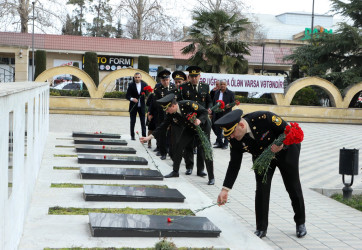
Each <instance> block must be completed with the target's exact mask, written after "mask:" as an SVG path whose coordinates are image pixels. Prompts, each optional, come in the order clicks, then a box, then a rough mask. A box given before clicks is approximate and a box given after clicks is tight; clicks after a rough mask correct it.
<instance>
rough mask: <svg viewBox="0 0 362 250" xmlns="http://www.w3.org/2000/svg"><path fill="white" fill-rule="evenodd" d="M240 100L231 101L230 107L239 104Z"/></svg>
mask: <svg viewBox="0 0 362 250" xmlns="http://www.w3.org/2000/svg"><path fill="white" fill-rule="evenodd" d="M239 104H240V101H239V100H235V102H232V103H229V108H233V107H234V106H239Z"/></svg>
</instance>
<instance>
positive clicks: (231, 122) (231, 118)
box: [215, 109, 243, 136]
mask: <svg viewBox="0 0 362 250" xmlns="http://www.w3.org/2000/svg"><path fill="white" fill-rule="evenodd" d="M242 114H243V111H242V110H241V109H235V110H233V111H231V112H230V113H227V114H226V115H224V116H223V117H221V118H220V119H218V120H217V121H216V122H215V125H216V126H219V127H220V128H221V129H222V130H223V131H224V136H229V135H231V134H232V133H233V132H234V130H235V128H236V126H237V125H238V123H239V122H240V120H241V116H242Z"/></svg>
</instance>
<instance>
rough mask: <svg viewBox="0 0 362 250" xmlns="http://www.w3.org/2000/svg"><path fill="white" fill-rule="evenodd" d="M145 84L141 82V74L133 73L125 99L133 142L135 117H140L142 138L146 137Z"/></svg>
mask: <svg viewBox="0 0 362 250" xmlns="http://www.w3.org/2000/svg"><path fill="white" fill-rule="evenodd" d="M146 86H147V83H145V82H144V81H142V75H141V73H138V72H137V73H135V74H134V76H133V81H132V82H131V83H130V84H129V86H128V89H127V93H126V99H127V100H129V101H130V102H129V108H128V111H129V112H130V117H131V123H130V130H131V139H132V140H135V134H134V126H135V124H136V116H137V113H138V116H139V117H140V122H141V128H142V136H146V123H145V92H144V91H143V89H144V87H146Z"/></svg>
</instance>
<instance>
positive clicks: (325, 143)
mask: <svg viewBox="0 0 362 250" xmlns="http://www.w3.org/2000/svg"><path fill="white" fill-rule="evenodd" d="M138 125H139V121H137V126H138ZM300 125H301V127H302V128H303V130H304V133H305V140H304V142H303V144H302V152H301V157H300V175H301V182H302V187H303V192H304V198H305V204H306V215H307V222H306V226H307V231H308V234H307V236H306V237H305V238H302V239H298V238H296V236H295V225H294V222H293V212H292V207H291V204H290V200H289V198H288V194H287V193H286V191H285V188H284V186H283V182H282V179H281V176H280V174H279V172H278V171H276V173H275V176H274V178H273V184H272V192H271V202H270V215H269V228H268V234H267V237H265V238H263V240H260V239H258V238H257V237H255V236H254V235H253V234H252V232H253V231H254V229H255V215H254V192H255V180H254V173H253V172H252V171H250V167H251V157H250V156H249V155H245V157H244V159H243V164H242V168H241V170H240V173H239V177H238V179H237V182H236V183H235V185H234V188H233V190H232V191H231V192H230V203H228V204H227V205H226V206H224V207H222V208H219V207H213V208H211V209H208V210H205V211H204V212H202V213H200V216H207V217H208V218H209V219H210V220H211V221H213V222H214V223H215V224H216V225H217V226H219V227H220V229H221V230H222V234H221V236H220V237H219V238H218V239H206V240H204V241H203V240H201V241H200V240H197V239H185V238H174V239H172V240H173V241H174V242H175V243H176V245H177V246H191V247H192V246H195V247H196V246H198V247H205V246H208V247H210V246H214V247H229V248H231V249H267V248H269V247H271V248H273V249H362V213H361V212H359V211H357V210H355V209H352V208H350V207H348V206H345V205H343V204H341V203H339V202H336V201H334V200H332V199H330V198H328V197H326V196H323V195H321V194H320V193H318V192H315V191H313V190H311V188H319V189H324V190H326V189H335V188H336V189H338V190H340V189H341V188H342V187H343V185H342V178H341V176H340V175H339V174H338V164H339V149H340V148H343V147H345V148H359V149H360V157H359V158H360V159H362V158H361V156H362V155H361V151H362V149H361V148H360V147H361V145H362V143H361V142H362V126H359V125H340V124H317V123H316V124H313V123H301V124H300ZM138 129H139V130H140V128H138ZM74 130H78V131H103V132H113V133H121V134H123V135H125V137H127V136H128V138H129V135H128V134H129V118H128V117H111V116H82V115H50V134H49V138H48V144H47V149H46V153H45V155H44V158H43V163H42V168H41V170H40V173H39V178H38V182H37V185H36V190H35V194H34V197H33V201H32V204H31V207H30V212H29V216H28V218H27V222H26V225H25V229H24V234H23V238H22V240H21V243H20V247H19V249H42V248H43V247H71V246H75V247H105V246H107V247H121V246H130V247H131V246H132V247H145V246H152V245H154V242H157V241H158V239H157V240H155V239H146V238H140V239H138V240H137V239H136V240H135V239H131V238H122V239H120V238H92V237H91V236H90V233H89V228H88V226H87V223H88V217H87V216H50V215H47V208H48V207H49V206H55V205H59V206H77V207H99V206H101V207H124V206H125V205H124V204H119V203H108V202H106V203H101V205H99V203H95V202H91V203H88V202H87V203H86V202H84V200H83V199H82V189H56V190H55V189H54V188H52V189H51V188H49V185H50V183H51V182H58V183H59V182H76V183H98V182H99V181H97V182H96V181H89V180H81V179H79V176H78V172H77V171H72V170H58V171H55V170H53V169H52V167H53V166H66V165H72V166H78V164H77V163H76V160H75V158H73V159H70V158H68V159H60V158H57V159H56V158H54V157H53V154H54V153H68V154H72V153H73V154H74V152H73V151H72V150H74V149H69V148H68V149H66V148H65V149H64V148H63V149H61V148H55V147H54V146H55V145H71V143H72V141H70V140H61V139H60V138H67V137H68V138H69V137H70V136H71V132H72V131H74ZM214 139H215V138H214V137H213V138H212V140H214ZM153 143H154V142H153ZM129 145H130V146H132V147H135V148H136V149H137V151H138V154H140V155H141V156H144V157H147V154H146V153H145V152H144V150H143V148H142V145H141V144H139V143H138V142H132V141H131V142H130V144H129ZM154 159H156V162H157V164H159V166H160V169H161V171H162V173H163V174H167V173H168V172H170V171H171V167H170V166H171V164H172V162H171V160H170V159H169V158H168V159H167V160H166V161H160V160H158V157H156V156H155V157H154ZM214 159H215V160H214V166H215V177H216V184H215V186H208V185H206V182H207V179H206V178H200V177H197V176H196V175H194V174H193V175H191V176H185V175H184V170H185V167H184V165H182V166H181V171H180V173H181V176H180V178H172V179H166V180H165V181H163V182H162V184H165V185H168V186H169V187H172V188H174V187H176V188H178V189H179V190H180V191H181V192H182V193H183V194H184V195H185V196H186V201H185V203H184V204H183V205H181V206H179V205H176V204H172V203H171V204H153V205H152V204H151V203H147V205H144V204H139V203H131V204H128V205H129V206H132V207H175V208H178V207H182V208H185V207H188V208H191V209H197V208H199V207H202V206H205V205H207V204H210V203H211V202H213V201H216V197H217V195H218V193H219V191H220V189H221V186H222V182H223V178H224V176H225V172H226V169H227V164H228V161H229V150H221V149H216V150H214ZM360 162H361V160H360ZM361 165H362V164H360V167H361ZM360 172H361V171H360ZM99 183H114V182H112V181H106V182H104V181H103V182H99ZM132 183H135V182H132ZM190 183H191V184H192V185H190ZM154 184H159V183H157V182H156V183H154ZM353 188H354V189H355V191H357V189H359V190H362V174H360V175H359V176H356V178H355V181H354V184H353ZM85 203H86V204H85ZM126 205H127V204H126Z"/></svg>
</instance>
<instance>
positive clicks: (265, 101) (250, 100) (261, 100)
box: [235, 95, 274, 104]
mask: <svg viewBox="0 0 362 250" xmlns="http://www.w3.org/2000/svg"><path fill="white" fill-rule="evenodd" d="M235 100H239V102H240V103H255V104H274V103H273V100H272V99H269V98H247V97H245V96H238V95H237V96H235Z"/></svg>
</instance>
